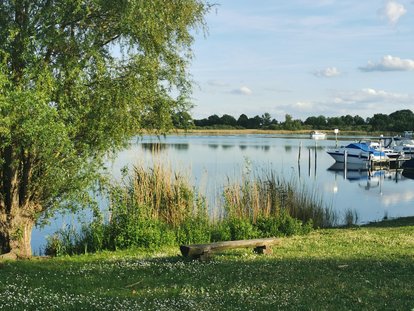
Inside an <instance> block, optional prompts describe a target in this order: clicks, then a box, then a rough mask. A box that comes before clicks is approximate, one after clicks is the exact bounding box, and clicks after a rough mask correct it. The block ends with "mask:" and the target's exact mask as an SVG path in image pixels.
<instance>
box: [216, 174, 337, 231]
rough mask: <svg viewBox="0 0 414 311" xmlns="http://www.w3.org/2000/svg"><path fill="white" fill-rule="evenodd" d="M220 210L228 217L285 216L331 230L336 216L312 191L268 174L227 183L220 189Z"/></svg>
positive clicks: (275, 175) (249, 176) (255, 175)
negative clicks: (222, 189)
mask: <svg viewBox="0 0 414 311" xmlns="http://www.w3.org/2000/svg"><path fill="white" fill-rule="evenodd" d="M223 196H224V209H225V211H226V215H227V216H228V217H235V218H248V219H251V220H252V221H253V222H256V220H257V219H258V218H272V217H280V216H281V215H282V214H287V215H289V216H291V217H293V218H295V219H299V220H301V221H302V222H304V223H305V222H308V221H312V222H313V225H314V226H315V227H321V228H326V227H333V226H334V225H335V224H336V220H337V215H336V214H335V213H334V212H333V210H332V208H331V207H330V206H326V205H325V204H324V202H323V200H322V198H321V196H320V195H319V194H318V193H317V192H316V190H309V189H308V188H306V187H305V186H303V185H302V186H301V185H300V184H299V183H298V182H297V181H296V180H294V179H292V180H286V179H285V178H283V177H280V176H279V175H277V174H276V173H275V172H274V171H272V170H270V169H269V170H267V171H260V172H256V173H254V174H253V175H252V176H251V175H250V174H244V175H243V177H242V181H241V182H240V183H238V182H231V181H228V184H227V185H226V187H225V189H224V194H223Z"/></svg>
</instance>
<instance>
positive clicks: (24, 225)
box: [0, 207, 36, 259]
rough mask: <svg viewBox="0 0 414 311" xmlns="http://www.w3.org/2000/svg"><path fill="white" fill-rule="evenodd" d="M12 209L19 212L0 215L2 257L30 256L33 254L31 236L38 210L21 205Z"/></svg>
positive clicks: (0, 249)
mask: <svg viewBox="0 0 414 311" xmlns="http://www.w3.org/2000/svg"><path fill="white" fill-rule="evenodd" d="M12 211H14V212H17V213H13V214H11V213H10V214H5V213H2V214H1V215H0V254H3V255H2V256H0V258H1V257H7V258H12V259H13V258H28V257H30V256H31V255H32V248H31V236H32V229H33V227H34V225H35V220H34V219H33V215H35V213H36V212H35V211H34V210H33V211H32V212H29V211H26V210H25V209H21V208H19V207H17V208H16V209H12ZM30 215H32V216H30Z"/></svg>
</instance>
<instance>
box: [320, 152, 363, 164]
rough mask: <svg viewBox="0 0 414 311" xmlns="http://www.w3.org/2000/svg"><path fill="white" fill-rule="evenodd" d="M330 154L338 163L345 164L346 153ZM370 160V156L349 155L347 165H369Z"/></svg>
mask: <svg viewBox="0 0 414 311" xmlns="http://www.w3.org/2000/svg"><path fill="white" fill-rule="evenodd" d="M328 154H329V155H330V156H331V157H332V158H334V160H335V161H336V162H339V163H345V152H341V151H328ZM369 161H370V158H369V154H361V155H359V154H358V155H356V154H347V155H346V163H351V164H366V163H369Z"/></svg>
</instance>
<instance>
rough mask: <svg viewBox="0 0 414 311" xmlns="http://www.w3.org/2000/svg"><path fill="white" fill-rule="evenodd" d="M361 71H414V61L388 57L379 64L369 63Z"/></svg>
mask: <svg viewBox="0 0 414 311" xmlns="http://www.w3.org/2000/svg"><path fill="white" fill-rule="evenodd" d="M359 69H360V70H362V71H408V70H414V60H412V59H401V58H399V57H394V56H391V55H387V56H384V57H383V58H382V59H381V60H380V61H379V62H377V63H375V62H372V61H369V62H368V64H367V65H366V66H364V67H360V68H359Z"/></svg>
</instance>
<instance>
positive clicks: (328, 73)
mask: <svg viewBox="0 0 414 311" xmlns="http://www.w3.org/2000/svg"><path fill="white" fill-rule="evenodd" d="M313 74H314V76H316V77H322V78H332V77H337V76H339V75H341V72H340V71H339V70H338V68H336V67H328V68H325V69H323V70H318V71H315V72H314V73H313Z"/></svg>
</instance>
